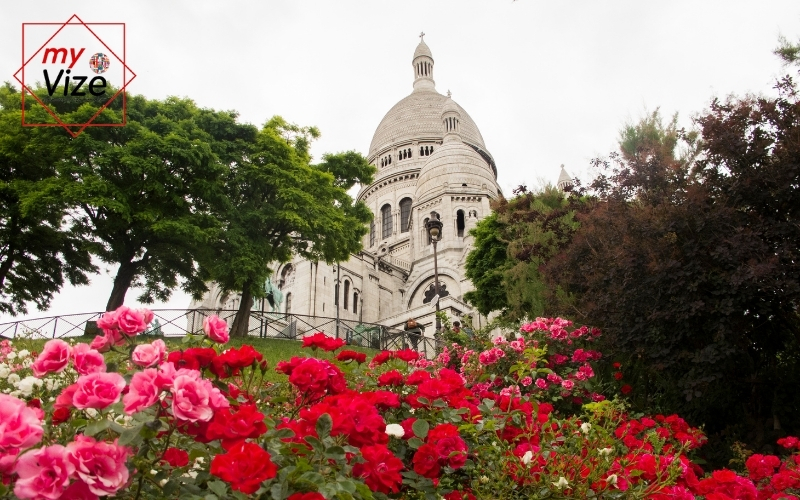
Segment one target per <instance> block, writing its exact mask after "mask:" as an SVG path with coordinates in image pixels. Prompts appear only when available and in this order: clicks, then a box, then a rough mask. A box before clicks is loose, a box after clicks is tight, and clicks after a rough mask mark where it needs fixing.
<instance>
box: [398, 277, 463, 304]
mask: <svg viewBox="0 0 800 500" xmlns="http://www.w3.org/2000/svg"><path fill="white" fill-rule="evenodd" d="M442 278H449V281H448V283H447V287H448V288H447V291H448V292H449V293H448V295H451V296H453V297H460V296H461V285H460V279H461V277H460V276H459V275H458V274H457V273H456V272H455V271H452V270H450V269H439V282H440V283H441V282H442ZM433 282H434V276H433V270H431V272H430V274H424V275H423V276H420V277H419V278H417V279H415V280H414V282H413V283H409V284H407V286H406V289H407V290H413V291H412V292H411V293H409V294H408V299H407V300H406V308H407V309H409V308H411V307H412V303H413V302H414V301H415V300H416V299H417V297H418V296H419V294H421V293H425V291H427V290H428V287H429V286H430V284H431V283H433ZM451 287H452V290H451V289H450V288H451Z"/></svg>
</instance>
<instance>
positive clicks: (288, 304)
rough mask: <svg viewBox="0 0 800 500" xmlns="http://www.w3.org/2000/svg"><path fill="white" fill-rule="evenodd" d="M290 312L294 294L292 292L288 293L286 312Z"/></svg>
mask: <svg viewBox="0 0 800 500" xmlns="http://www.w3.org/2000/svg"><path fill="white" fill-rule="evenodd" d="M290 312H292V294H291V293H287V294H286V314H289V313H290Z"/></svg>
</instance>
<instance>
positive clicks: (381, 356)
mask: <svg viewBox="0 0 800 500" xmlns="http://www.w3.org/2000/svg"><path fill="white" fill-rule="evenodd" d="M390 359H392V351H381V352H379V353H378V354H376V355H375V357H374V358H372V361H370V363H369V366H370V367H372V368H374V367H376V366H378V365H382V364H384V363H386V362H387V361H389V360H390Z"/></svg>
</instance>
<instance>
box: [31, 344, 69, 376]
mask: <svg viewBox="0 0 800 500" xmlns="http://www.w3.org/2000/svg"><path fill="white" fill-rule="evenodd" d="M71 352H72V348H71V347H70V346H69V344H67V343H66V342H64V341H63V340H61V339H53V340H48V341H47V343H46V344H45V345H44V349H42V353H41V354H40V355H39V357H38V358H36V361H34V362H33V364H32V365H31V368H33V374H34V375H36V376H37V377H40V378H41V377H43V376H44V375H46V374H48V373H50V372H60V371H61V370H63V369H64V368H66V367H67V364H69V356H70V353H71Z"/></svg>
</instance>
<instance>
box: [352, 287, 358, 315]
mask: <svg viewBox="0 0 800 500" xmlns="http://www.w3.org/2000/svg"><path fill="white" fill-rule="evenodd" d="M353 312H354V313H357V312H358V292H353Z"/></svg>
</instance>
